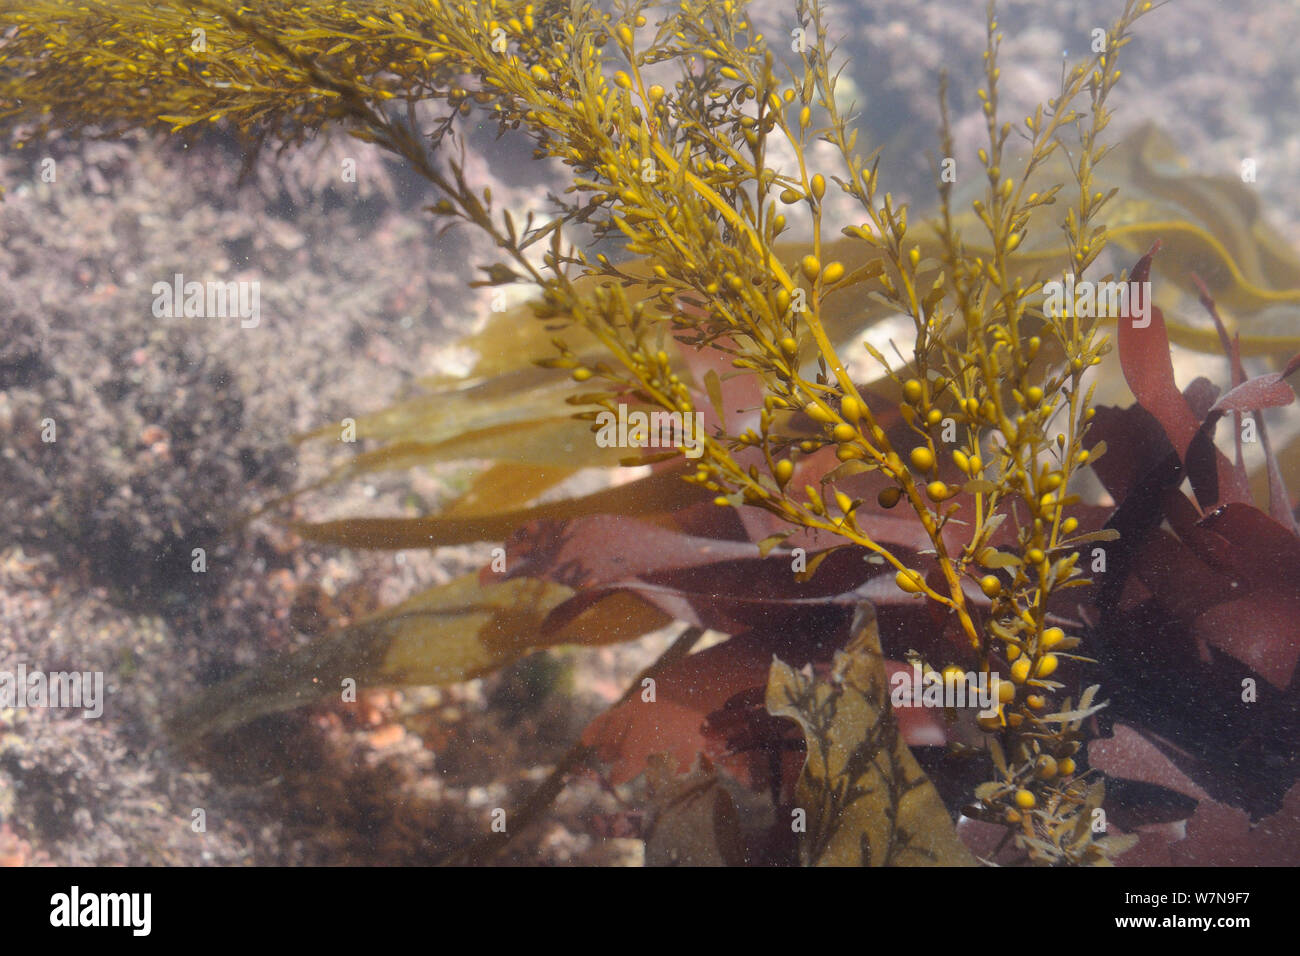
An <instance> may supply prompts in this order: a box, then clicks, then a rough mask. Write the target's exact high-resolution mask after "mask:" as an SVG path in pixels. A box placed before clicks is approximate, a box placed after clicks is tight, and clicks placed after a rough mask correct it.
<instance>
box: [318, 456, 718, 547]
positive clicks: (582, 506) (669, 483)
mask: <svg viewBox="0 0 1300 956" xmlns="http://www.w3.org/2000/svg"><path fill="white" fill-rule="evenodd" d="M683 473H684V472H683V471H682V470H680V469H671V470H666V471H660V472H656V473H654V474H652V475H647V476H646V477H645V478H640V479H637V480H636V481H629V482H628V483H627V484H623V485H616V486H614V487H613V488H605V489H603V490H601V491H597V492H594V493H593V494H590V495H585V496H583V497H581V498H566V499H564V500H562V501H551V502H546V503H544V504H539V505H534V506H533V507H531V508H520V509H515V510H511V511H501V512H492V513H485V514H474V515H469V516H460V515H430V516H428V517H424V518H345V519H342V520H339V521H323V522H320V523H319V524H309V523H295V524H294V525H292V527H293V530H294V531H295V532H297V533H298V534H299V535H301V536H302V537H303V538H305V539H307V540H309V541H317V542H320V543H321V544H333V545H338V546H340V547H345V548H379V549H389V550H394V551H400V550H405V549H407V548H437V547H442V546H444V545H451V544H471V543H473V542H475V541H503V540H505V539H506V538H508V537H509V536H510V535H511V534H513V533H514V532H515V531H516V530H517V529H518V528H520V527H521V526H522V525H525V524H527V523H528V522H530V521H537V520H540V519H544V518H545V519H566V518H579V517H584V516H587V515H599V514H625V515H640V516H643V517H646V518H647V519H648V520H654V516H655V515H658V514H663V513H666V512H673V511H678V510H680V509H682V508H685V507H688V506H690V505H693V504H696V503H698V502H700V501H707V500H708V499H709V498H710V496H711V494H710V492H708V491H707V490H706V489H704V488H702V487H700V486H698V485H690V484H687V483H686V482H684V481H682V474H683Z"/></svg>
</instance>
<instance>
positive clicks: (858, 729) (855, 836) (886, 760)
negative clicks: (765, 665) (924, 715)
mask: <svg viewBox="0 0 1300 956" xmlns="http://www.w3.org/2000/svg"><path fill="white" fill-rule="evenodd" d="M767 709H768V712H769V713H771V714H773V715H774V716H777V717H789V718H790V719H791V720H794V721H796V722H798V724H799V726H800V727H802V728H803V731H804V737H805V738H806V740H807V746H808V756H807V760H806V761H805V763H804V768H803V773H802V774H801V775H800V777H799V783H798V787H797V789H796V792H795V805H796V807H797V808H799V809H802V810H805V811H806V813H807V832H806V834H804V835H803V836H802V837H801V847H800V854H801V857H802V859H803V860H804V862H805V863H808V864H811V865H814V866H974V865H975V862H976V861H975V858H974V857H973V856H972V855H971V853H970V851H969V850H967V849H966V847H965V845H964V844H963V843H962V842H961V839H960V838H959V837H958V836H957V831H956V828H955V827H954V826H953V822H952V819H951V818H950V817H949V816H948V810H947V808H946V807H945V806H944V805H943V801H942V800H941V799H940V798H939V794H938V791H936V790H935V789H934V786H933V785H932V784H931V783H930V781H929V779H928V778H927V777H926V776H925V772H924V771H923V770H921V767H920V766H919V765H918V764H917V762H916V759H915V758H914V757H913V756H912V752H911V751H910V750H909V749H908V748H907V745H906V744H904V743H903V741H902V737H901V735H900V734H899V732H898V724H897V722H896V720H895V719H894V716H893V711H892V710H891V709H890V703H889V692H888V684H887V681H886V676H885V659H884V655H883V654H882V653H881V649H880V635H879V633H878V631H877V628H876V619H875V613H874V611H873V610H871V608H870V607H869V606H865V607H864V608H863V611H862V613H861V614H860V616H859V619H858V620H857V621H855V623H854V636H853V638H852V639H851V640H850V641H849V644H848V646H847V647H846V648H845V649H844V650H843V651H841V652H839V653H838V654H837V655H836V658H835V664H834V670H833V673H832V675H831V677H830V679H829V680H817V679H814V678H813V677H812V676H810V675H807V674H804V673H800V672H796V671H794V670H793V669H791V668H790V667H789V666H787V665H786V664H784V663H782V662H781V661H780V660H779V659H774V660H773V662H772V672H771V675H770V677H769V679H768V685H767Z"/></svg>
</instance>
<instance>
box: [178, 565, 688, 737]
mask: <svg viewBox="0 0 1300 956" xmlns="http://www.w3.org/2000/svg"><path fill="white" fill-rule="evenodd" d="M573 593H574V592H573V590H572V589H571V588H568V587H565V586H564V585H560V584H554V583H552V582H549V581H539V580H535V579H528V578H524V579H517V580H511V581H503V582H493V583H491V584H480V583H479V581H478V576H477V575H466V576H464V577H461V578H457V579H456V580H454V581H451V582H448V583H447V584H445V585H442V586H440V587H436V588H432V589H430V590H428V591H425V592H423V593H421V594H418V595H416V596H415V597H413V598H411V599H410V600H408V601H406V602H405V603H403V604H400V605H398V606H397V607H395V608H392V609H390V610H388V611H385V612H383V613H381V614H377V615H375V616H373V617H370V618H367V619H366V620H363V621H359V622H357V623H356V624H353V625H351V626H350V627H345V628H342V629H341V630H338V631H335V632H333V633H331V634H328V635H326V636H325V637H322V638H320V639H318V640H316V641H315V642H314V643H312V644H311V645H310V646H309V647H306V648H303V649H301V650H299V651H296V652H294V653H291V654H286V655H283V656H282V657H280V658H278V659H273V660H269V661H265V662H263V663H262V664H260V665H258V666H257V667H254V668H253V669H251V670H248V671H245V672H244V673H242V674H240V675H238V676H237V677H234V678H232V679H231V680H229V681H226V682H225V683H222V684H220V685H217V686H215V687H212V688H209V689H207V690H205V691H203V692H202V693H201V694H200V695H199V696H198V698H197V699H196V700H195V701H193V702H192V703H191V704H190V705H189V706H187V707H186V708H185V709H184V710H183V711H181V713H180V714H178V715H177V717H176V718H175V719H174V721H173V722H172V728H171V729H172V731H173V733H174V734H175V735H176V736H177V738H178V739H180V740H183V741H185V740H194V739H197V738H199V737H201V736H204V735H207V734H219V733H224V732H227V731H230V730H233V729H235V728H236V727H239V726H241V725H242V724H246V723H248V722H249V721H250V720H254V719H256V718H258V717H262V716H265V715H267V714H272V713H276V712H279V711H284V710H290V709H293V708H295V707H301V706H302V705H304V704H308V703H313V702H316V701H320V700H323V699H326V698H329V697H333V696H334V695H336V694H339V693H340V692H341V688H342V682H343V681H344V680H345V679H348V678H351V679H353V680H355V681H356V682H357V686H359V687H365V686H398V687H405V686H419V685H432V684H450V683H454V682H457V681H463V680H469V679H470V678H473V677H477V676H479V675H482V674H485V673H489V672H491V671H494V670H497V669H498V668H500V667H502V666H504V665H506V664H508V663H510V662H511V661H513V660H515V659H517V658H519V657H521V656H522V655H524V654H526V653H528V652H529V651H532V650H535V649H537V648H541V647H553V646H556V645H560V644H586V645H599V644H612V643H619V642H622V641H630V640H634V639H636V638H638V637H641V636H642V635H644V634H648V633H650V632H651V631H655V630H658V629H659V628H661V627H665V626H667V624H669V623H670V620H669V618H668V616H667V615H665V614H663V613H662V612H660V611H657V610H655V609H653V608H651V607H649V606H648V605H646V604H644V603H642V602H640V601H638V600H637V599H636V598H634V597H631V596H629V595H625V594H614V595H611V596H610V597H608V598H607V599H605V600H602V601H600V602H598V603H596V604H594V605H592V606H591V607H589V608H587V609H586V610H585V611H584V612H583V613H582V614H580V615H578V616H577V617H575V618H573V619H571V620H569V621H567V622H566V623H565V625H564V626H563V627H560V628H555V629H552V630H548V629H546V628H545V627H544V623H545V621H546V617H547V615H548V614H549V613H550V612H551V611H552V610H553V609H554V608H556V607H558V606H559V605H560V604H562V603H563V602H564V601H566V600H567V599H568V598H570V597H571V596H572V595H573Z"/></svg>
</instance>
